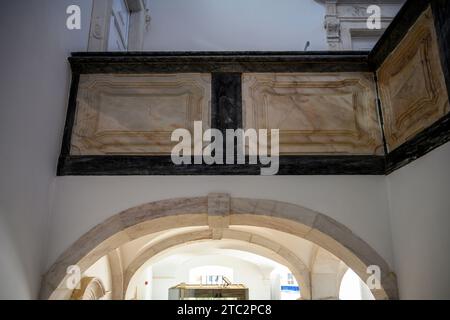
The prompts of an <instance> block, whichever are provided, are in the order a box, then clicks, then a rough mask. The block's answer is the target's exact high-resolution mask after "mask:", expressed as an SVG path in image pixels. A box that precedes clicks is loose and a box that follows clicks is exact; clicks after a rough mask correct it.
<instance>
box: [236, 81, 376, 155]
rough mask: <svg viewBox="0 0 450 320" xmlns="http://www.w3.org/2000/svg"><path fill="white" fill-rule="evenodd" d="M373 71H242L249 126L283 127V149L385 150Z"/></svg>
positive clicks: (319, 151) (293, 151) (291, 151)
mask: <svg viewBox="0 0 450 320" xmlns="http://www.w3.org/2000/svg"><path fill="white" fill-rule="evenodd" d="M375 101H376V98H375V84H374V79H373V76H372V75H371V74H365V73H341V74H317V73H316V74H311V73H284V74H244V75H243V103H244V106H243V109H244V119H245V120H244V123H245V127H246V128H255V129H279V130H280V153H281V154H370V155H373V154H382V153H383V147H382V139H381V132H380V131H381V129H380V125H379V122H378V114H377V108H376V103H375Z"/></svg>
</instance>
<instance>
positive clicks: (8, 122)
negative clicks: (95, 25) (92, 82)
mask: <svg viewBox="0 0 450 320" xmlns="http://www.w3.org/2000/svg"><path fill="white" fill-rule="evenodd" d="M69 4H79V5H80V6H81V9H82V13H85V14H82V27H83V28H82V30H80V31H69V30H67V29H66V7H67V6H68V5H69ZM90 6H91V0H58V1H51V0H34V1H29V0H14V1H2V9H1V10H0V38H1V39H2V44H3V45H2V50H0V61H1V74H0V150H2V153H1V157H0V177H1V178H0V218H1V219H0V228H1V229H2V231H1V232H0V237H1V241H0V261H1V265H2V267H1V268H0V299H13V298H14V299H29V298H36V297H37V293H38V290H39V287H40V280H41V274H42V273H43V272H44V268H45V262H46V260H45V258H46V253H45V245H44V244H45V242H46V235H47V231H48V229H47V227H48V216H49V207H50V196H51V195H50V191H49V190H50V186H51V183H52V181H53V179H54V175H55V168H56V161H57V157H58V152H59V148H60V141H61V137H62V128H63V126H64V118H65V111H66V107H67V96H68V87H69V68H68V64H67V61H66V59H67V56H68V55H69V52H70V51H79V50H85V49H86V45H87V34H88V28H87V27H86V26H88V25H89V23H88V19H89V16H88V14H87V13H89V12H90ZM4 266H5V267H4ZM12 285H14V287H11V286H12Z"/></svg>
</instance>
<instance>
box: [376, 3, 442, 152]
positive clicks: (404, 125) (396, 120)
mask: <svg viewBox="0 0 450 320" xmlns="http://www.w3.org/2000/svg"><path fill="white" fill-rule="evenodd" d="M378 79H379V86H380V98H381V101H382V106H383V113H384V119H385V134H386V142H387V144H388V148H389V150H394V149H395V148H397V147H398V146H400V145H401V144H403V143H404V142H406V141H408V140H409V139H411V138H412V137H414V135H416V134H417V133H419V132H421V131H422V130H424V129H426V128H427V127H429V126H430V125H432V124H433V123H434V122H436V121H437V120H439V119H440V118H441V117H443V116H444V115H446V114H447V113H448V112H449V102H448V94H447V90H446V86H445V80H444V76H443V73H442V68H441V62H440V56H439V51H438V44H437V38H436V32H435V29H434V25H433V17H432V13H431V10H430V9H428V10H427V11H425V12H424V13H423V14H422V16H421V17H420V18H419V19H418V21H417V22H416V23H415V24H414V26H413V27H412V29H411V30H410V31H409V32H408V34H407V35H406V37H405V38H404V39H403V40H402V41H401V43H400V44H399V46H398V47H397V48H396V49H395V50H394V52H393V53H392V54H391V55H390V56H389V57H388V58H387V59H386V60H385V62H384V63H383V64H382V66H381V67H380V69H379V70H378Z"/></svg>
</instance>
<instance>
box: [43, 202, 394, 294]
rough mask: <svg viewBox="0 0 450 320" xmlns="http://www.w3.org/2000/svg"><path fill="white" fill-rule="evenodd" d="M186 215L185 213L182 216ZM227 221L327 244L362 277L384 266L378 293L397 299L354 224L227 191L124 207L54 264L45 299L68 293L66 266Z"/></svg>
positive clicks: (389, 276)
mask: <svg viewBox="0 0 450 320" xmlns="http://www.w3.org/2000/svg"><path fill="white" fill-rule="evenodd" d="M181 217H182V218H181ZM224 225H244V226H257V227H266V228H270V229H276V230H279V231H283V232H286V233H290V234H292V235H296V236H299V237H301V238H304V239H307V240H309V241H311V242H313V243H315V244H317V245H318V246H320V247H322V248H324V249H326V250H328V251H329V252H330V253H332V254H334V255H335V256H336V257H338V258H339V259H341V260H342V261H343V262H344V263H345V264H346V265H347V266H349V267H350V268H351V269H353V270H354V271H355V272H356V273H357V274H358V275H359V276H360V277H361V279H362V280H363V281H366V280H367V278H368V277H369V276H370V274H367V273H366V271H367V267H368V266H370V265H377V266H378V267H379V269H380V271H381V275H380V278H381V279H380V282H381V283H380V287H379V288H374V289H372V290H371V291H372V293H373V295H374V297H375V298H376V299H397V298H398V291H397V283H396V277H395V274H394V273H393V272H392V271H391V270H390V268H389V265H388V264H387V263H386V262H385V260H384V259H383V258H382V257H381V256H380V255H379V254H378V253H377V252H376V251H375V250H374V249H372V248H371V247H370V246H369V245H368V244H367V243H366V242H365V241H363V240H362V239H361V238H359V237H358V236H356V235H355V234H354V233H353V232H352V231H351V230H350V229H348V228H347V227H345V226H344V225H342V224H341V223H339V222H337V221H336V220H334V219H332V218H330V217H327V216H326V215H324V214H321V213H318V212H315V211H313V210H310V209H307V208H304V207H301V206H298V205H295V204H290V203H286V202H280V201H274V200H262V199H248V198H234V197H230V196H229V195H228V194H210V195H208V196H204V197H193V198H176V199H169V200H161V201H155V202H151V203H147V204H143V205H140V206H137V207H133V208H131V209H128V210H125V211H123V212H120V213H118V214H116V215H114V216H112V217H110V218H109V219H107V220H105V221H104V222H102V223H100V224H98V225H97V226H95V227H94V228H92V229H91V230H90V231H88V232H87V233H85V234H84V235H83V236H82V237H81V238H79V239H78V240H77V241H75V242H74V243H73V244H72V245H71V246H70V247H69V248H68V249H67V250H66V251H65V252H64V253H63V254H62V255H61V256H60V257H59V258H58V259H57V261H56V262H55V263H54V264H53V265H52V266H51V267H50V269H49V270H48V272H47V273H46V274H45V276H44V278H43V282H42V285H41V292H40V297H41V299H66V298H68V297H70V294H71V291H70V290H69V289H67V288H66V286H65V283H66V280H67V278H68V275H67V274H66V269H67V267H68V266H70V265H78V267H79V268H80V269H81V272H84V271H85V270H86V269H87V268H88V267H89V266H90V265H92V264H93V263H94V262H95V261H97V260H98V259H99V258H101V257H102V256H104V255H106V254H108V252H110V251H111V250H113V249H116V248H118V247H119V246H121V245H123V244H124V243H126V242H129V241H131V240H134V239H137V238H140V237H142V236H144V235H148V234H151V233H155V232H159V231H165V230H168V229H173V228H181V227H190V226H209V227H210V228H212V230H213V238H217V237H218V238H220V236H221V234H220V233H221V230H222V229H223V227H224Z"/></svg>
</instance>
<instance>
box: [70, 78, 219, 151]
mask: <svg viewBox="0 0 450 320" xmlns="http://www.w3.org/2000/svg"><path fill="white" fill-rule="evenodd" d="M210 104H211V75H210V74H152V75H121V74H114V75H112V74H83V75H81V76H80V82H79V86H78V96H77V111H76V117H75V123H74V127H73V131H72V141H71V154H72V155H114V154H127V155H133V154H138V155H139V154H143V155H158V154H170V151H171V150H172V147H173V146H174V145H175V144H176V143H177V142H171V141H170V137H171V134H172V131H173V130H174V129H177V128H185V129H188V130H190V131H191V132H193V124H194V121H203V124H204V127H208V126H209V125H210V116H209V115H210Z"/></svg>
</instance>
